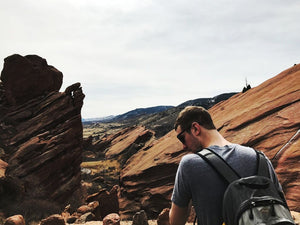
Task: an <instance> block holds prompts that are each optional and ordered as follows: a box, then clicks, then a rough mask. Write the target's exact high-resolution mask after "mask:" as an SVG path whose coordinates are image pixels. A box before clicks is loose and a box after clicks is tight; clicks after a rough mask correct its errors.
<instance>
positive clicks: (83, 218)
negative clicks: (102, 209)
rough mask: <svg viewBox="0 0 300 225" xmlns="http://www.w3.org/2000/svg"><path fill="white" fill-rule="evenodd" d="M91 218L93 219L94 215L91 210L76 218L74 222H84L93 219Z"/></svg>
mask: <svg viewBox="0 0 300 225" xmlns="http://www.w3.org/2000/svg"><path fill="white" fill-rule="evenodd" d="M93 220H95V215H94V214H93V213H91V212H88V213H85V214H83V215H82V216H80V218H79V219H77V220H76V221H75V223H86V222H88V221H93Z"/></svg>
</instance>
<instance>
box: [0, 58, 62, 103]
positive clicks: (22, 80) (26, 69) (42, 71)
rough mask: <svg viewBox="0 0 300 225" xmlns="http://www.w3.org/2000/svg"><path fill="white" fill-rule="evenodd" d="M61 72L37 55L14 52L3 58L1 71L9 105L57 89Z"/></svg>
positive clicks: (60, 81) (60, 83)
mask: <svg viewBox="0 0 300 225" xmlns="http://www.w3.org/2000/svg"><path fill="white" fill-rule="evenodd" d="M62 79H63V74H62V73H61V72H60V71H58V70H57V69H56V68H54V67H53V66H49V65H48V64H47V61H46V60H45V59H43V58H41V57H39V56H37V55H27V56H25V57H23V56H21V55H18V54H15V55H11V56H9V57H7V58H5V59H4V66H3V70H2V72H1V80H2V82H3V86H4V90H5V96H6V99H7V102H8V103H9V104H10V105H16V104H22V103H25V102H27V101H28V100H30V99H33V98H36V97H39V96H42V95H46V94H48V93H50V92H53V91H59V89H60V87H61V85H62Z"/></svg>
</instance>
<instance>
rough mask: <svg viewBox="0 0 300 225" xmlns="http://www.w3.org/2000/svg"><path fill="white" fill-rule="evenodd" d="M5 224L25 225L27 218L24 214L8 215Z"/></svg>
mask: <svg viewBox="0 0 300 225" xmlns="http://www.w3.org/2000/svg"><path fill="white" fill-rule="evenodd" d="M4 225H25V220H24V218H23V216H22V215H14V216H11V217H8V218H7V219H6V220H5V222H4Z"/></svg>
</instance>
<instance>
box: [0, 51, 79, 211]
mask: <svg viewBox="0 0 300 225" xmlns="http://www.w3.org/2000/svg"><path fill="white" fill-rule="evenodd" d="M1 80H2V82H0V148H2V149H3V150H4V154H2V155H1V158H2V160H4V161H5V162H6V163H8V165H7V167H6V171H5V178H2V180H1V182H2V183H7V182H8V181H13V182H14V183H16V184H17V186H18V190H21V193H20V192H17V194H18V195H19V196H18V197H19V199H17V198H16V196H10V193H11V191H10V190H7V188H2V189H1V188H0V199H1V201H2V202H1V206H0V208H1V207H3V206H4V205H5V203H7V202H5V200H6V199H8V200H12V199H13V200H14V201H16V200H20V201H22V200H23V199H24V198H29V199H44V200H45V199H48V200H49V201H53V202H56V203H58V204H65V202H66V201H67V200H68V199H69V198H70V197H71V195H72V194H73V193H74V192H75V191H76V190H78V189H79V188H80V186H81V185H80V181H81V176H80V174H81V172H80V164H81V161H82V159H81V153H82V123H81V107H82V105H83V99H84V94H83V93H82V90H81V87H80V84H79V83H76V84H74V85H71V86H70V87H68V88H67V89H66V90H65V92H58V91H59V89H60V87H61V84H62V73H61V72H59V71H58V70H56V69H55V68H54V67H52V66H49V65H47V62H46V60H45V59H42V58H40V57H39V56H25V57H22V56H20V55H13V56H11V57H8V58H6V59H5V63H4V68H3V71H2V73H1ZM1 182H0V187H1ZM8 186H9V185H8ZM7 204H9V203H7ZM7 208H8V207H7Z"/></svg>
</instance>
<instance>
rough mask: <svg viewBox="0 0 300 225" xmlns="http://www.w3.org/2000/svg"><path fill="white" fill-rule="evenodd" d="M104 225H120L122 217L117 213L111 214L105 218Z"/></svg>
mask: <svg viewBox="0 0 300 225" xmlns="http://www.w3.org/2000/svg"><path fill="white" fill-rule="evenodd" d="M103 225H120V216H119V215H118V214H117V213H111V214H108V215H107V216H105V217H104V219H103Z"/></svg>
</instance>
